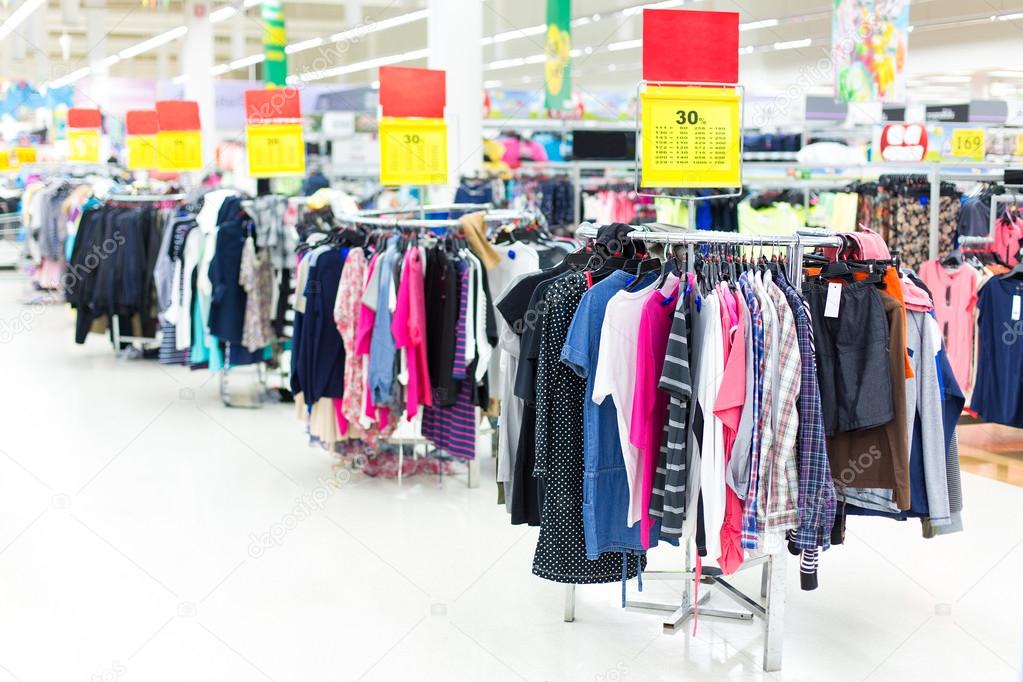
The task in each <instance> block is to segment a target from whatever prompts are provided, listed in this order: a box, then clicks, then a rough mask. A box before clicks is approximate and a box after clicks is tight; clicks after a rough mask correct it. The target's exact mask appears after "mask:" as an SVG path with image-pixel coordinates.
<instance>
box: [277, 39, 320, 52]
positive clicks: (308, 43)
mask: <svg viewBox="0 0 1023 682" xmlns="http://www.w3.org/2000/svg"><path fill="white" fill-rule="evenodd" d="M323 43H324V40H323V38H310V39H309V40H301V41H299V42H297V43H292V44H291V45H288V46H286V47H285V48H284V51H285V52H286V53H288V54H295V53H296V52H302V51H303V50H311V49H313V48H314V47H319V46H320V45H323Z"/></svg>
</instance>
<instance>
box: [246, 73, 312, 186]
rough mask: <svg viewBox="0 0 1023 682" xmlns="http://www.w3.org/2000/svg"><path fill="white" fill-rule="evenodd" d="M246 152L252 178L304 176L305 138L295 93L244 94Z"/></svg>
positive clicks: (299, 106) (255, 92)
mask: <svg viewBox="0 0 1023 682" xmlns="http://www.w3.org/2000/svg"><path fill="white" fill-rule="evenodd" d="M245 122H246V125H245V152H246V157H247V159H248V171H249V175H251V176H252V177H254V178H270V177H282V176H289V175H305V139H304V137H303V134H302V109H301V103H300V98H299V92H298V90H295V89H294V88H275V89H271V90H248V91H246V93H245Z"/></svg>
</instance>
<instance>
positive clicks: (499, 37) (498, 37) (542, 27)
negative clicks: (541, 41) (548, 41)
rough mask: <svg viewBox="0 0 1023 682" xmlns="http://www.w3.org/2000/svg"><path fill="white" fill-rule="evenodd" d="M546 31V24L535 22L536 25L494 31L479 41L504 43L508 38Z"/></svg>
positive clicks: (534, 34)
mask: <svg viewBox="0 0 1023 682" xmlns="http://www.w3.org/2000/svg"><path fill="white" fill-rule="evenodd" d="M546 31H547V24H537V25H536V26H528V27H526V28H517V29H515V30H514V31H505V32H504V33H496V34H494V35H492V36H487V37H486V38H484V39H483V40H481V41H480V45H493V44H494V43H505V42H508V41H509V40H515V39H517V38H528V37H529V36H538V35H541V34H543V33H544V32H546Z"/></svg>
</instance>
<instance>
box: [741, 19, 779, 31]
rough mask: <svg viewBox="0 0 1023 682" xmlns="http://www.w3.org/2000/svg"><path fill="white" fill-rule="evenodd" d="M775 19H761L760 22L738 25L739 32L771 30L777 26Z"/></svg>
mask: <svg viewBox="0 0 1023 682" xmlns="http://www.w3.org/2000/svg"><path fill="white" fill-rule="evenodd" d="M777 25H778V20H777V19H762V20H760V21H750V22H747V23H745V24H739V31H755V30H757V29H758V28H771V27H772V26H777Z"/></svg>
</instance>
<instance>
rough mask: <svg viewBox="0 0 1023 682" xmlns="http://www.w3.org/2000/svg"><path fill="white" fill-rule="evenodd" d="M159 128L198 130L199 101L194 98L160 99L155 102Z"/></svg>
mask: <svg viewBox="0 0 1023 682" xmlns="http://www.w3.org/2000/svg"><path fill="white" fill-rule="evenodd" d="M156 116H157V118H158V119H159V122H160V130H200V128H201V126H200V125H199V103H198V102H196V101H194V100H177V99H169V100H161V101H159V102H157V103H156Z"/></svg>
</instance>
